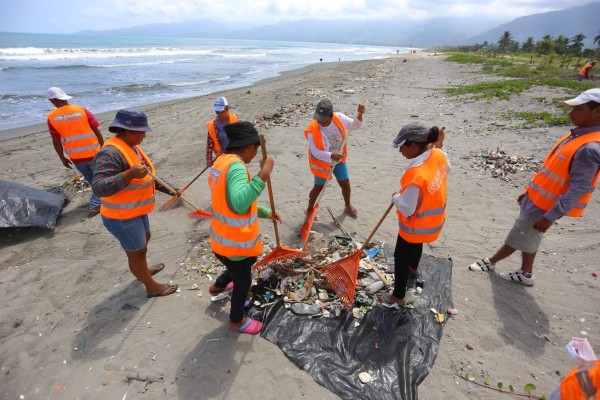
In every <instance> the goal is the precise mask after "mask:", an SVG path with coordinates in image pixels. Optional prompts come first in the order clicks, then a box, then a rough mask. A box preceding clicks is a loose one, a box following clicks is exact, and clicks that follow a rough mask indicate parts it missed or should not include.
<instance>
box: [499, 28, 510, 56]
mask: <svg viewBox="0 0 600 400" xmlns="http://www.w3.org/2000/svg"><path fill="white" fill-rule="evenodd" d="M512 42H513V37H512V35H511V34H510V32H509V31H505V32H504V33H503V34H502V36H500V39H498V50H500V52H501V53H504V52H506V50H507V49H510V48H511V45H512Z"/></svg>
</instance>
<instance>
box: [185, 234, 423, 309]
mask: <svg viewBox="0 0 600 400" xmlns="http://www.w3.org/2000/svg"><path fill="white" fill-rule="evenodd" d="M384 246H385V242H381V243H370V244H369V245H368V246H366V248H365V250H364V252H363V257H362V258H361V260H360V263H359V274H358V279H357V284H356V291H355V296H354V304H353V306H352V315H353V316H354V317H355V318H356V319H357V320H360V319H362V318H363V317H364V316H365V315H366V314H367V313H368V312H369V310H371V309H372V307H373V306H374V305H375V304H376V303H377V302H378V300H377V298H376V294H377V293H387V292H388V291H390V289H391V288H392V287H393V282H394V274H393V271H388V270H387V268H388V265H393V260H388V259H387V258H386V255H385V252H384V251H383V250H384ZM270 247H271V246H270V245H269V244H267V243H265V246H264V254H269V253H270V252H271V248H270ZM196 249H197V253H196V254H195V255H193V256H190V257H188V258H187V259H186V260H185V261H184V262H182V263H181V264H180V266H181V267H182V270H183V273H184V275H186V276H188V278H187V279H190V280H196V278H197V277H198V276H206V279H208V281H209V282H211V283H212V281H213V280H214V279H215V278H216V277H217V276H218V274H220V273H221V271H222V270H223V265H222V264H221V263H220V262H219V261H218V260H216V259H215V258H214V256H213V255H212V254H211V252H210V244H209V243H208V241H203V242H202V243H201V244H200V245H199V246H196ZM355 252H356V247H355V244H354V243H353V242H352V241H351V240H350V239H348V238H346V237H343V236H335V237H332V238H331V239H330V240H329V241H328V243H327V246H326V247H321V248H316V249H313V250H312V251H311V256H306V257H299V258H295V259H283V260H280V261H278V262H274V263H271V264H268V265H266V266H263V267H261V268H259V269H258V271H256V273H255V276H254V281H253V284H252V287H251V288H250V292H249V294H248V299H247V301H246V306H247V308H252V307H256V308H258V309H264V308H266V307H269V306H271V305H273V304H275V301H276V300H278V299H281V298H283V301H284V303H285V307H286V308H288V309H289V310H290V311H292V312H293V313H295V314H298V315H305V316H307V317H317V316H322V317H326V318H329V317H336V316H340V314H341V311H342V309H343V308H344V305H343V304H342V303H341V302H340V300H339V298H338V296H337V295H336V293H335V291H334V290H333V288H332V287H331V286H330V285H329V282H328V281H327V280H326V279H325V278H324V277H323V276H322V275H321V268H322V267H324V266H326V265H328V264H331V263H333V262H335V261H338V260H340V259H343V258H345V257H348V256H350V255H352V254H354V253H355ZM389 261H391V264H390V263H389ZM382 277H383V278H384V280H385V281H386V282H384V281H383V280H382ZM413 283H414V285H413V286H414V287H412V288H411V289H409V290H408V291H407V293H406V298H405V300H406V302H407V306H406V308H409V309H410V308H413V305H412V304H411V303H414V302H415V300H416V299H417V297H418V295H419V294H420V293H421V291H422V286H423V282H422V281H419V280H416V281H413ZM410 286H411V285H410V282H409V287H410ZM192 289H198V285H197V284H195V283H194V284H193V285H192ZM198 296H200V297H201V296H202V292H201V289H200V292H199V293H198ZM211 300H213V301H216V300H219V299H211Z"/></svg>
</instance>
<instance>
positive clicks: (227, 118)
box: [206, 96, 239, 167]
mask: <svg viewBox="0 0 600 400" xmlns="http://www.w3.org/2000/svg"><path fill="white" fill-rule="evenodd" d="M213 111H214V112H215V113H216V114H217V116H216V118H213V119H211V120H210V121H208V122H207V123H206V128H207V130H208V135H207V137H206V166H207V167H210V166H211V165H213V162H214V159H215V158H216V157H219V156H220V155H221V154H222V153H223V151H224V150H225V149H226V148H227V143H228V142H229V139H227V135H226V134H225V129H224V128H225V125H227V124H232V123H234V122H238V121H239V118H238V116H237V115H235V114H234V113H232V112H230V111H229V103H228V102H227V99H226V98H225V97H223V96H219V97H217V98H216V99H215V102H214V104H213Z"/></svg>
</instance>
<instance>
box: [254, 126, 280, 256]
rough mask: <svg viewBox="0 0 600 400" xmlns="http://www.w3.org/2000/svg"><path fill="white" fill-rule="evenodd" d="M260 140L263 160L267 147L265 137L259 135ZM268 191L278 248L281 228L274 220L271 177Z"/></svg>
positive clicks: (265, 156)
mask: <svg viewBox="0 0 600 400" xmlns="http://www.w3.org/2000/svg"><path fill="white" fill-rule="evenodd" d="M258 137H259V139H260V149H261V150H262V157H263V159H265V158H267V146H266V145H265V136H264V135H258ZM266 183H267V191H268V192H269V202H270V203H271V220H272V221H273V229H274V230H275V240H276V241H277V247H279V246H280V242H279V228H278V227H277V221H275V220H274V219H273V217H274V216H275V199H274V198H273V188H272V187H271V177H270V176H269V177H268V178H267V181H266Z"/></svg>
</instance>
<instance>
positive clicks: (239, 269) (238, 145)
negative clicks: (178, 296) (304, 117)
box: [208, 121, 281, 335]
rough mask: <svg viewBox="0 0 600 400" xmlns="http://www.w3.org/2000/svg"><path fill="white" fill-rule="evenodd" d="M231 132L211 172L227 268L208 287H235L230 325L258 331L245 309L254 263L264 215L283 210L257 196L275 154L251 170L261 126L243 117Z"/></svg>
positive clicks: (215, 235) (215, 240)
mask: <svg viewBox="0 0 600 400" xmlns="http://www.w3.org/2000/svg"><path fill="white" fill-rule="evenodd" d="M225 132H226V133H227V138H228V144H227V148H226V149H225V152H224V153H223V154H222V155H221V156H220V157H218V158H217V159H216V161H215V163H214V164H213V166H212V168H211V169H210V173H209V175H208V184H209V186H210V190H211V193H212V205H213V217H212V220H211V226H210V245H211V248H212V250H213V252H214V253H215V256H216V257H217V258H218V259H219V261H221V262H222V263H223V265H225V271H224V272H223V273H222V274H221V275H220V276H219V277H218V278H217V279H216V280H215V283H214V285H211V286H210V287H209V289H208V292H209V294H210V295H211V296H212V297H215V298H217V297H218V296H219V295H220V294H225V293H228V292H231V311H230V313H229V329H230V330H231V331H233V332H237V333H245V334H250V335H255V334H257V333H259V332H260V331H261V329H262V323H261V322H260V321H256V320H253V319H252V318H250V317H246V316H244V315H243V313H244V303H245V301H246V296H247V295H248V291H249V289H250V285H251V283H252V272H251V271H252V265H253V264H254V263H255V262H256V259H257V257H258V256H259V255H260V254H261V253H262V248H263V245H262V240H261V234H260V228H259V226H258V218H273V219H274V220H275V221H277V222H281V218H280V217H279V215H277V213H275V214H273V213H272V212H271V210H270V209H268V208H266V207H263V206H259V205H258V204H257V201H256V199H257V198H258V196H259V195H260V194H261V192H262V191H263V190H264V188H265V182H266V180H267V179H268V178H269V176H270V175H271V172H272V171H273V164H274V160H273V158H272V157H271V156H267V157H266V158H264V159H262V160H261V161H260V171H259V172H258V174H257V175H256V176H252V175H250V171H249V170H248V167H247V164H249V163H250V162H251V161H252V159H253V158H254V157H255V156H256V154H257V152H258V147H259V145H260V144H259V143H260V142H259V137H258V132H257V131H256V128H254V126H253V125H252V124H251V123H250V122H246V121H240V122H236V123H233V124H229V125H226V126H225ZM211 300H212V298H211Z"/></svg>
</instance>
